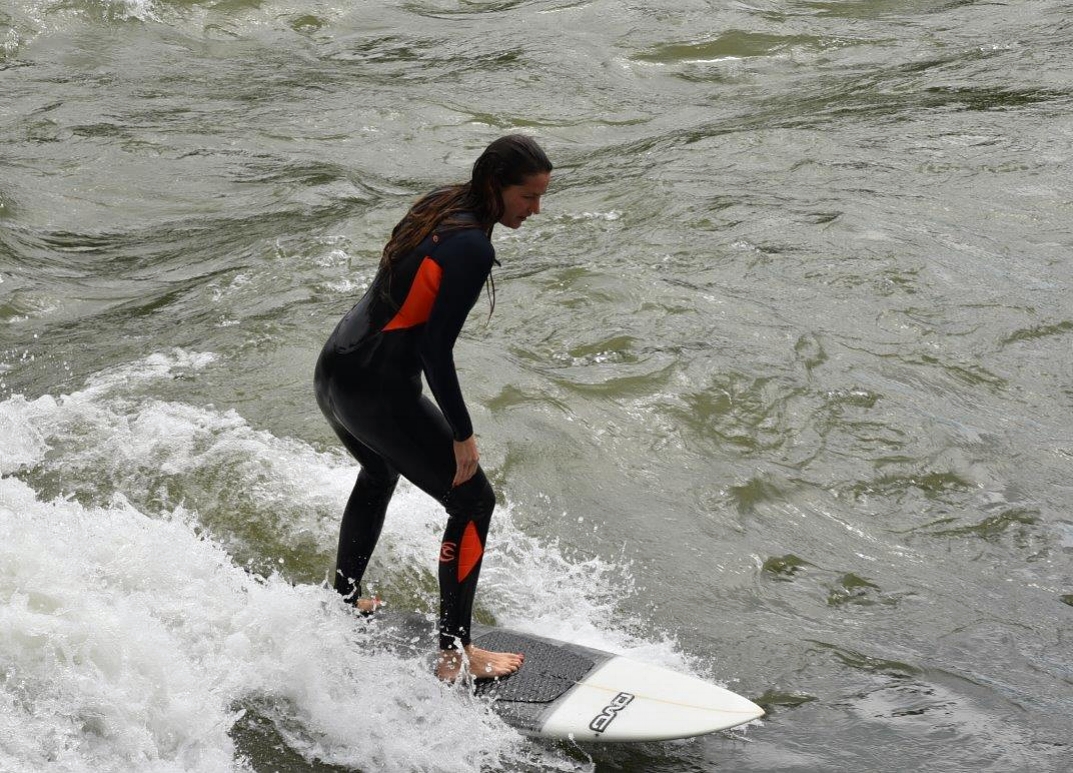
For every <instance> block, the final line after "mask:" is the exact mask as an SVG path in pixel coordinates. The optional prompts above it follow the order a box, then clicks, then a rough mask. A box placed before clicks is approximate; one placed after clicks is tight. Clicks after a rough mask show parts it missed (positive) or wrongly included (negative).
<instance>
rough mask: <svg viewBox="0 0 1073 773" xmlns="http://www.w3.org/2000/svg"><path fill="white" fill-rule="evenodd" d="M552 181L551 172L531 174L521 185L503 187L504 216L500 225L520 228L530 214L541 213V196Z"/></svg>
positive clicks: (500, 219)
mask: <svg viewBox="0 0 1073 773" xmlns="http://www.w3.org/2000/svg"><path fill="white" fill-rule="evenodd" d="M549 182H551V174H550V173H549V172H539V173H537V174H531V175H529V176H528V177H526V178H525V179H524V180H522V184H521V185H508V186H507V187H506V188H504V189H503V217H501V218H499V223H500V225H505V226H506V227H507V228H520V227H521V225H522V223H524V222H525V219H526V218H527V217H529V216H530V215H538V214H540V197H541V196H543V195H544V194H545V193H546V192H547V190H548V183H549Z"/></svg>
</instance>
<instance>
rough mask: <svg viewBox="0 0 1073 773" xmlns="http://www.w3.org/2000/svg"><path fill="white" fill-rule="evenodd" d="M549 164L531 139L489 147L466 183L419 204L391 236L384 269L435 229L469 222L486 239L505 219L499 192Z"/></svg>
mask: <svg viewBox="0 0 1073 773" xmlns="http://www.w3.org/2000/svg"><path fill="white" fill-rule="evenodd" d="M551 170H552V165H551V161H549V160H548V157H547V155H546V154H545V153H544V151H543V150H542V149H541V147H540V146H539V145H538V144H537V143H536V140H534V139H533V138H532V137H529V136H527V135H524V134H508V135H506V136H505V137H500V138H499V139H498V140H496V141H495V142H493V143H492V144H491V145H489V146H488V147H487V148H485V149H484V152H483V153H481V155H480V157H479V158H478V159H477V160H476V161H475V162H474V164H473V173H472V176H471V177H470V180H469V182H465V183H459V184H457V185H449V186H447V187H445V188H439V189H437V190H435V191H433V192H432V193H429V194H427V195H425V196H423V197H421V198H420V199H418V200H417V202H416V203H414V205H413V206H412V207H410V211H409V212H407V213H406V216H405V217H403V219H402V220H400V221H399V223H398V225H396V226H395V228H394V230H393V231H392V232H391V239H390V240H389V241H388V243H387V244H386V245H385V246H384V252H383V254H382V255H381V257H380V267H381V268H382V269H389V270H390V268H391V266H392V264H393V263H394V262H395V260H396V259H397V258H399V257H400V256H401V255H405V254H406V253H408V252H409V251H410V250H412V249H414V248H415V247H416V246H417V245H419V244H420V243H421V242H423V241H424V240H425V239H426V238H427V237H428V236H429V234H431V233H432V232H433V231H435V230H436V229H437V228H444V229H448V230H449V229H455V228H471V227H472V226H473V224H474V223H473V217H476V218H477V224H478V225H479V226H480V227H481V229H483V230H484V232H485V233H486V234H488V235H489V236H491V235H492V228H494V227H495V224H496V223H497V222H499V218H501V217H503V212H504V209H503V196H502V193H503V189H504V188H507V187H509V186H511V185H521V184H523V183H524V182H525V179H526V178H527V177H529V176H530V175H534V174H542V173H550V172H551Z"/></svg>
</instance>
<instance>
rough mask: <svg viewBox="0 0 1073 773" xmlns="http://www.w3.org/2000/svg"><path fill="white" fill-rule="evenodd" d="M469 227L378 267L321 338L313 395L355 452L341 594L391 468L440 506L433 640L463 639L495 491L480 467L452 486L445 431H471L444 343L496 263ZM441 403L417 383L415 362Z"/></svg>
mask: <svg viewBox="0 0 1073 773" xmlns="http://www.w3.org/2000/svg"><path fill="white" fill-rule="evenodd" d="M495 262H496V260H495V250H494V249H493V247H492V244H491V241H490V240H489V238H488V236H487V235H486V234H485V233H484V232H483V231H482V230H480V229H479V228H478V227H476V225H475V224H474V226H473V227H469V228H462V229H461V230H459V229H455V230H451V231H443V230H441V231H438V232H436V233H434V234H433V235H431V236H429V237H428V238H427V239H425V241H423V242H422V243H421V244H420V245H418V246H417V248H416V249H414V250H413V251H411V252H410V253H409V254H407V255H402V256H400V257H399V258H397V259H396V261H395V263H394V265H393V266H392V270H391V271H390V272H387V271H384V270H381V271H380V272H378V273H377V275H376V278H375V279H374V280H373V283H372V286H371V287H370V288H369V290H368V291H367V292H366V293H365V296H364V297H363V298H362V299H361V300H360V301H359V302H358V304H357V305H356V306H354V308H353V309H351V310H350V312H348V313H347V314H346V315H345V316H344V317H343V319H342V320H340V322H339V324H338V325H337V326H336V328H335V330H334V332H332V334H331V336H330V337H329V338H328V341H327V343H326V344H325V345H324V349H323V351H322V352H321V355H320V358H319V360H318V361H317V367H316V375H315V386H316V394H317V403H318V404H319V405H320V408H321V410H322V411H323V412H324V415H325V416H326V417H327V419H328V423H329V424H331V427H332V429H333V430H334V431H335V433H336V434H337V435H338V436H339V438H340V439H341V440H342V441H343V444H344V445H345V446H346V448H347V449H348V450H349V451H350V453H351V454H353V455H354V457H355V458H356V459H357V460H358V462H359V463H360V464H361V471H360V472H359V474H358V480H357V483H356V484H355V486H354V490H353V492H352V493H351V494H350V499H349V500H348V501H347V505H346V509H345V510H344V512H343V522H342V525H341V527H340V531H339V552H338V558H337V561H336V579H335V589H336V590H337V591H339V593H342V594H344V595H345V596H347V597H348V598H349V599H355V598H357V596H359V595H360V593H361V579H362V575H363V574H364V573H365V567H366V565H367V564H368V562H369V558H370V556H371V555H372V552H373V548H374V547H375V546H376V542H377V539H378V538H379V536H380V530H381V528H382V527H383V524H384V515H385V513H386V512H387V506H388V502H389V500H390V499H391V495H392V493H393V492H394V490H395V484H396V483H397V482H398V479H399V475H400V474H401V475H403V476H404V477H405V478H406V479H407V480H409V481H410V482H411V483H413V484H414V485H416V486H417V487H418V488H420V489H421V490H423V491H424V492H425V493H427V494H429V495H430V496H432V497H433V498H435V499H436V500H438V501H439V502H440V503H442V504H443V506H444V507H445V508H446V510H447V515H448V518H447V527H446V529H445V531H444V535H443V543H442V544H441V546H440V556H439V581H440V648H441V649H449V648H452V647H457V646H459V645H462V646H464V645H467V644H469V641H470V639H469V629H470V620H471V617H472V613H473V596H474V593H475V592H476V589H477V577H478V575H479V573H480V568H481V557H482V555H483V554H484V544H485V538H486V536H487V534H488V524H489V522H490V520H491V516H492V510H493V508H494V507H495V494H494V493H493V492H492V487H491V486H490V485H489V483H488V479H487V478H486V477H485V474H484V471H483V470H481V469H480V467H478V468H477V472H476V473H475V474H474V476H473V477H472V478H470V479H469V480H468V481H466V482H465V483H463V484H461V485H460V486H457V487H454V488H452V483H453V482H454V477H455V472H456V462H455V455H454V443H453V441H456V440H458V441H461V440H466V439H468V438H469V437H470V436H471V435H472V434H473V425H472V424H471V423H470V417H469V412H468V411H467V410H466V404H465V402H464V401H463V399H462V390H461V388H460V387H459V384H458V375H457V373H456V372H455V366H454V356H453V353H452V352H453V348H454V343H455V340H456V339H457V337H458V334H459V332H460V331H461V329H462V325H463V323H464V322H465V320H466V316H467V315H468V314H469V312H470V309H472V308H473V305H474V303H475V302H476V300H477V298H478V297H479V296H480V294H481V290H482V288H483V287H484V284H485V281H486V280H487V278H488V275H489V273H490V272H491V270H492V264H493V263H495ZM422 372H423V373H424V374H425V379H426V380H427V381H428V385H429V388H430V389H431V391H432V394H433V396H434V397H435V399H436V403H437V404H438V405H439V410H437V407H436V405H434V404H433V403H432V401H431V400H429V399H428V398H427V397H425V396H423V395H422V393H421V374H422Z"/></svg>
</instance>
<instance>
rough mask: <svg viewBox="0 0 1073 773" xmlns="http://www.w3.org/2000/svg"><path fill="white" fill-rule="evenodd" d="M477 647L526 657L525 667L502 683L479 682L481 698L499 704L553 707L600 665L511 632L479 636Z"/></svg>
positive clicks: (478, 692) (482, 680) (503, 678)
mask: <svg viewBox="0 0 1073 773" xmlns="http://www.w3.org/2000/svg"><path fill="white" fill-rule="evenodd" d="M473 643H474V644H475V645H477V646H478V647H480V648H481V649H486V650H492V651H493V652H521V653H522V654H524V655H525V663H524V664H522V667H521V668H520V669H519V670H518V671H516V672H514V673H513V674H510V675H509V676H505V677H501V678H500V679H479V680H477V685H476V692H477V694H478V695H488V696H489V697H494V698H495V699H496V700H499V701H518V702H522V703H551V702H552V701H553V700H555V699H556V698H558V697H559V696H560V695H562V694H563V693H564V692H566V691H567V690H569V689H570V688H571V687H573V686H574V685H575V684H576V683H577V682H579V681H581V680H582V679H583V678H584V677H585V675H586V674H587V673H589V671H591V670H592V668H593V666H594V665H596V663H595V661H593V660H592V659H591V658H587V657H585V656H584V655H582V654H579V653H577V652H571V651H570V650H569V649H566V648H565V647H558V646H556V645H554V644H549V643H548V642H546V641H544V640H542V639H534V638H530V637H528V636H524V635H519V634H514V633H509V632H507V631H498V630H494V631H491V632H489V633H486V634H484V635H483V636H478V637H477V638H476V639H474V640H473Z"/></svg>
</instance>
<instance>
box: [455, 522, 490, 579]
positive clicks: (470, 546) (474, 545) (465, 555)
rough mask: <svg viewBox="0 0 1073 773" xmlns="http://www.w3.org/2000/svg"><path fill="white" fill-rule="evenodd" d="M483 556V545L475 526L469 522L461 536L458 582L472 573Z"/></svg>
mask: <svg viewBox="0 0 1073 773" xmlns="http://www.w3.org/2000/svg"><path fill="white" fill-rule="evenodd" d="M483 555H484V545H482V544H481V538H480V537H479V536H478V535H477V526H476V524H474V523H473V521H470V522H469V523H468V524H466V531H465V532H464V533H463V534H462V555H461V556H459V559H458V581H459V582H462V581H463V580H465V579H466V578H467V577H469V573H470V572H472V571H473V567H475V566H476V565H477V564H478V563H479V562H480V560H481V556H483Z"/></svg>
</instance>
